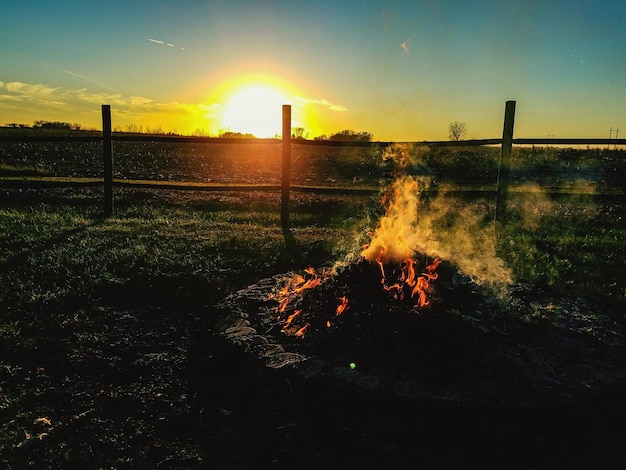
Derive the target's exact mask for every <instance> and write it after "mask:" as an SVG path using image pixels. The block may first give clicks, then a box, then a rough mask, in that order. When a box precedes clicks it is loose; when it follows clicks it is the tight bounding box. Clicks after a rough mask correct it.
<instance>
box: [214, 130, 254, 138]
mask: <svg viewBox="0 0 626 470" xmlns="http://www.w3.org/2000/svg"><path fill="white" fill-rule="evenodd" d="M219 136H220V137H225V138H229V139H254V138H255V137H254V136H253V135H252V134H243V133H241V132H232V131H222V132H220V134H219Z"/></svg>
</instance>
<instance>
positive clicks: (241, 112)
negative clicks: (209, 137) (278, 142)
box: [221, 84, 290, 137]
mask: <svg viewBox="0 0 626 470" xmlns="http://www.w3.org/2000/svg"><path fill="white" fill-rule="evenodd" d="M284 104H290V100H289V99H288V98H287V97H286V96H285V94H284V93H283V92H281V91H279V90H278V89H276V88H273V87H271V86H268V85H262V84H250V85H246V86H244V87H242V88H239V89H236V90H234V92H233V93H232V94H231V95H230V96H228V97H227V99H226V100H225V104H224V109H223V111H222V115H221V126H222V130H223V131H231V132H241V133H243V134H252V135H254V136H255V137H274V136H275V135H280V134H281V132H282V105H284Z"/></svg>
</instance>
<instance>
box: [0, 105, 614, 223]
mask: <svg viewBox="0 0 626 470" xmlns="http://www.w3.org/2000/svg"><path fill="white" fill-rule="evenodd" d="M515 105H516V102H515V101H507V102H506V106H505V114H504V125H503V132H502V137H501V138H495V139H473V140H459V141H449V140H446V141H422V142H407V143H408V144H416V145H424V146H431V147H475V146H483V145H500V146H501V150H500V164H499V169H498V178H497V186H496V222H499V221H504V219H505V217H506V206H507V204H506V201H507V194H508V179H509V168H510V159H511V150H512V147H513V145H542V144H545V145H620V146H621V145H626V139H610V138H609V139H559V138H546V139H541V138H540V139H528V138H523V139H516V138H514V137H513V131H514V122H515ZM282 113H283V114H282V139H256V138H249V139H248V138H223V137H184V136H171V135H147V134H145V135H143V134H140V135H124V134H113V133H112V131H111V129H112V127H111V107H110V105H102V136H71V135H56V136H55V135H42V136H19V135H0V143H2V142H102V149H103V164H104V177H103V181H102V182H99V183H93V182H86V183H80V182H72V181H67V182H56V184H55V186H56V187H62V186H65V187H72V186H80V185H94V184H97V185H103V186H104V215H105V216H106V217H110V216H112V215H113V188H114V187H116V186H117V187H123V186H126V187H135V188H151V189H160V188H163V189H180V190H204V191H280V193H281V198H280V215H281V218H280V220H281V226H282V228H283V230H288V229H289V199H290V192H291V190H292V189H295V190H298V191H307V190H311V191H324V190H323V189H320V188H306V187H294V186H292V185H291V147H292V139H291V106H290V105H284V106H283V109H282ZM113 141H135V142H176V143H199V144H216V143H222V144H224V143H226V144H241V145H246V144H273V145H276V144H281V145H282V171H281V184H280V186H278V185H264V184H260V185H245V186H243V185H225V186H215V185H209V184H197V183H196V184H191V183H178V184H167V185H157V184H155V183H154V182H150V181H134V182H126V181H120V180H114V179H113V150H112V149H113V146H112V142H113ZM393 143H394V142H359V141H331V140H324V141H317V140H303V139H298V140H297V144H298V145H314V146H315V145H320V146H343V147H345V146H349V147H369V148H376V147H379V148H385V147H388V146H389V145H391V144H393ZM3 182H4V183H6V180H5V181H3V180H0V183H3ZM332 191H336V189H334V190H332ZM349 191H350V192H355V191H358V190H354V189H350V190H349Z"/></svg>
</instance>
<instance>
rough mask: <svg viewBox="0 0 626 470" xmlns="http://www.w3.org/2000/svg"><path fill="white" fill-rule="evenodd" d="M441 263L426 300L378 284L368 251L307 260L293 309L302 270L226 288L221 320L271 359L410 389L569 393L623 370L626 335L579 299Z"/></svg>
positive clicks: (364, 385) (504, 395)
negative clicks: (333, 266)
mask: <svg viewBox="0 0 626 470" xmlns="http://www.w3.org/2000/svg"><path fill="white" fill-rule="evenodd" d="M417 258H418V259H419V258H425V257H424V256H423V255H419V256H418V257H417ZM424 265H426V264H425V263H424ZM385 268H387V270H388V271H392V268H391V267H390V266H385ZM436 272H437V279H436V280H434V281H432V282H431V286H430V287H429V292H428V300H429V304H428V305H426V306H419V305H416V302H415V300H414V299H413V298H407V297H402V296H399V295H396V294H394V293H390V292H389V291H388V290H386V289H384V288H382V289H381V274H380V269H379V267H378V266H377V265H376V264H375V263H374V264H372V263H370V262H368V261H366V260H364V259H359V260H356V261H353V262H351V263H349V264H347V265H345V266H343V267H341V268H339V269H337V271H336V272H334V273H333V274H332V275H325V277H322V276H323V274H316V273H315V272H314V271H313V270H311V269H309V270H307V272H305V273H304V274H303V275H301V278H302V279H303V281H302V282H301V285H303V284H304V283H307V282H309V281H310V280H312V279H316V281H315V282H314V283H310V284H315V285H314V286H313V287H311V288H308V289H303V290H301V291H299V292H297V295H295V296H294V297H292V298H291V299H290V300H289V302H287V306H286V307H285V300H284V298H281V292H284V290H285V287H286V286H290V285H291V286H293V282H294V281H293V280H294V277H295V278H297V277H298V276H297V275H295V274H294V273H287V274H281V275H277V276H274V277H271V278H267V279H263V280H261V281H259V282H258V283H256V284H254V285H252V286H249V287H248V288H246V289H243V290H241V291H239V292H237V293H236V294H234V295H231V296H229V297H228V298H226V299H225V300H224V301H223V302H222V303H221V304H220V307H219V313H220V315H219V318H220V321H219V330H220V332H221V334H223V335H224V336H225V337H227V338H228V339H229V340H230V341H231V342H233V343H235V344H237V345H239V346H240V347H241V348H243V349H244V350H245V351H247V352H248V353H249V354H251V355H253V356H255V357H257V358H259V359H261V360H262V362H263V363H264V364H265V366H267V367H269V368H273V369H276V368H280V369H283V370H287V371H288V373H291V374H297V375H298V376H300V377H304V378H307V379H315V378H325V379H327V378H330V379H332V380H335V381H338V382H339V383H343V384H348V385H349V386H353V387H357V388H361V389H370V390H377V391H383V392H385V393H391V394H396V395H401V396H407V397H411V398H427V399H429V400H444V401H450V400H452V401H455V402H467V401H470V402H492V403H493V402H497V403H504V402H508V403H511V404H544V403H552V402H560V403H563V402H570V401H571V400H576V399H577V398H578V397H580V395H581V394H583V393H588V392H591V391H593V390H599V389H601V388H603V387H605V386H606V385H608V384H610V383H613V382H614V381H616V380H618V379H620V380H621V379H623V378H624V373H623V371H625V370H626V367H625V366H626V361H625V360H624V357H625V356H624V355H623V352H624V342H623V337H620V336H619V333H618V332H616V331H613V330H612V329H611V325H609V324H606V323H605V324H604V325H598V324H597V322H594V321H593V320H592V319H591V318H590V317H589V315H590V308H589V306H587V305H585V304H584V303H581V301H580V300H576V299H575V300H569V301H568V300H567V299H563V298H557V297H555V296H554V295H552V294H549V293H548V292H545V291H542V290H540V289H536V288H533V289H531V288H530V286H525V285H515V286H513V287H512V289H511V294H510V296H509V297H508V298H507V299H506V300H502V299H500V298H498V297H497V296H495V295H494V294H493V292H492V291H491V290H490V289H488V288H485V287H481V286H479V285H477V284H476V283H474V282H473V281H472V280H471V279H470V278H469V277H468V276H467V275H464V274H463V273H462V272H461V271H460V270H459V269H458V268H456V267H455V266H454V265H453V264H451V263H449V262H447V261H445V260H444V261H442V262H441V263H440V264H439V265H438V266H437V271H436ZM317 280H319V282H318V281H317ZM296 289H297V288H296ZM345 299H349V300H348V301H347V303H346V302H345ZM342 307H343V311H342V312H340V314H337V311H338V310H339V309H341V308H342ZM281 309H282V310H283V312H282V313H281ZM296 312H298V313H297V315H296ZM294 315H296V317H295V318H293V316H294ZM550 315H552V316H553V317H554V318H555V319H556V318H557V317H558V321H557V322H554V321H551V320H549V319H548V316H550ZM290 317H291V320H290ZM592 324H593V326H592ZM303 325H308V326H307V327H306V328H305V327H304V326H303ZM620 371H622V372H620Z"/></svg>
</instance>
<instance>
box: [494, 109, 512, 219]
mask: <svg viewBox="0 0 626 470" xmlns="http://www.w3.org/2000/svg"><path fill="white" fill-rule="evenodd" d="M515 103H516V102H515V101H507V102H506V108H505V110H504V129H503V130H502V148H501V150H500V165H499V167H498V185H497V189H496V216H495V220H496V224H498V223H500V224H504V223H505V221H506V209H507V208H506V205H507V198H508V192H509V172H510V168H511V150H512V148H513V126H514V123H515Z"/></svg>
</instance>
